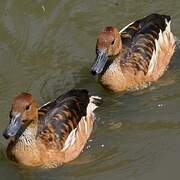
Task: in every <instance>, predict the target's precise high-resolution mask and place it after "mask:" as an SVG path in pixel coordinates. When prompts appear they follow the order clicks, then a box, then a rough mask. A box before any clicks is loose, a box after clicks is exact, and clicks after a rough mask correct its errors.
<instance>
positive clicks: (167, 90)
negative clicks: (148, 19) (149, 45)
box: [0, 0, 180, 180]
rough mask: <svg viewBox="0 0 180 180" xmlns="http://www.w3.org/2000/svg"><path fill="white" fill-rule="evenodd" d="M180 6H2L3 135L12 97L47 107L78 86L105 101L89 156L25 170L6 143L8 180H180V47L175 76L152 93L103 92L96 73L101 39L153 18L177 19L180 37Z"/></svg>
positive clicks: (113, 2) (0, 168) (1, 162)
mask: <svg viewBox="0 0 180 180" xmlns="http://www.w3.org/2000/svg"><path fill="white" fill-rule="evenodd" d="M179 9H180V1H179V0H173V1H168V0H164V1H161V0H157V1H149V2H147V1H142V0H138V1H133V0H126V1H118V0H101V1H98V2H97V1H95V0H91V1H88V0H76V1H73V0H51V1H47V0H37V1H30V0H27V1H15V0H6V1H1V2H0V97H1V98H0V109H1V113H0V116H1V121H0V132H2V131H3V130H4V128H5V127H6V125H7V121H8V113H9V109H10V106H11V102H12V98H13V97H14V96H15V95H16V94H17V93H19V92H23V91H28V92H31V93H33V95H34V96H35V97H36V99H37V100H38V101H39V103H40V104H43V103H45V102H46V101H49V100H51V99H53V98H55V97H57V96H58V95H59V94H61V93H63V92H65V91H67V90H69V89H71V88H87V89H89V90H90V92H91V93H92V94H95V95H99V96H102V97H103V98H104V104H103V105H102V107H101V108H99V110H97V122H96V124H95V128H94V131H93V134H92V136H91V138H90V140H89V142H88V143H87V145H86V147H85V149H84V151H83V153H82V154H81V155H80V157H79V158H77V159H76V160H75V161H73V162H72V163H69V164H66V165H64V166H62V167H59V168H57V169H53V170H48V171H47V170H46V171H39V170H33V169H27V168H23V167H19V166H16V165H14V164H13V163H11V162H10V161H9V160H7V158H6V156H5V148H6V145H7V142H6V141H5V140H4V139H3V137H2V136H1V137H0V174H1V176H2V177H3V178H4V179H12V178H13V179H38V180H39V179H42V180H43V179H63V180H71V179H73V180H74V179H78V180H79V179H90V180H91V179H99V180H101V179H103V180H105V179H110V178H111V179H113V180H114V179H115V180H116V179H117V180H119V179H125V180H144V179H146V180H148V179H150V180H151V179H158V180H166V179H167V180H169V179H179V178H180V170H179V167H180V155H179V154H180V153H179V152H180V119H179V116H180V112H179V107H180V62H179V58H180V48H177V50H176V53H175V55H174V57H173V60H172V63H171V64H170V67H169V70H168V71H167V72H166V73H165V75H164V76H163V77H162V78H161V79H160V80H159V81H158V82H157V83H155V84H153V85H152V86H150V87H149V88H147V89H144V90H141V91H137V92H131V93H130V92H129V93H124V94H121V95H118V94H113V93H111V92H109V91H107V90H105V89H103V88H102V87H101V86H100V85H99V84H98V82H97V80H96V78H94V77H92V76H91V74H90V73H89V67H90V65H91V64H92V62H93V60H94V58H95V43H96V38H97V34H98V32H99V31H101V30H102V29H103V28H104V27H105V26H107V25H114V26H117V27H119V28H122V27H123V26H125V25H127V24H128V23H130V22H131V21H133V20H135V19H138V18H141V17H143V16H146V15H147V14H150V13H154V12H157V13H164V14H169V15H171V16H172V30H173V32H174V34H175V35H176V37H177V38H179V37H180V31H179V22H180V13H179Z"/></svg>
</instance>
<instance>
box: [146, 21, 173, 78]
mask: <svg viewBox="0 0 180 180" xmlns="http://www.w3.org/2000/svg"><path fill="white" fill-rule="evenodd" d="M165 22H166V25H167V26H166V29H165V30H164V31H163V32H162V31H161V30H160V32H159V39H158V40H157V39H155V46H156V47H155V50H154V51H153V54H152V57H151V61H150V63H149V67H148V73H147V75H149V74H151V73H152V72H153V70H154V68H155V66H156V64H157V60H158V54H159V51H161V50H162V47H163V46H168V44H169V43H171V44H174V43H175V40H174V36H173V34H172V33H171V28H170V24H171V21H169V22H168V21H167V19H165Z"/></svg>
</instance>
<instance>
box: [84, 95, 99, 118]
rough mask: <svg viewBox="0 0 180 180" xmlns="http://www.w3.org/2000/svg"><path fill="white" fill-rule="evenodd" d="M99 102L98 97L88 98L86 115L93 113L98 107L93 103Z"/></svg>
mask: <svg viewBox="0 0 180 180" xmlns="http://www.w3.org/2000/svg"><path fill="white" fill-rule="evenodd" d="M98 100H101V98H100V97H99V96H91V97H90V98H89V104H88V106H87V111H86V114H87V115H88V114H90V113H93V111H94V110H95V109H96V108H97V107H98V106H97V105H96V103H95V101H98Z"/></svg>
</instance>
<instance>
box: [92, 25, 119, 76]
mask: <svg viewBox="0 0 180 180" xmlns="http://www.w3.org/2000/svg"><path fill="white" fill-rule="evenodd" d="M121 48H122V42H121V37H120V34H119V31H118V30H117V28H115V27H106V28H105V29H104V31H103V32H100V33H99V36H98V39H97V43H96V59H95V62H94V63H93V65H92V67H91V72H92V74H93V75H96V74H100V73H102V72H103V70H104V68H105V66H106V64H107V63H108V60H110V59H112V58H110V57H113V56H116V55H118V54H119V52H120V50H121Z"/></svg>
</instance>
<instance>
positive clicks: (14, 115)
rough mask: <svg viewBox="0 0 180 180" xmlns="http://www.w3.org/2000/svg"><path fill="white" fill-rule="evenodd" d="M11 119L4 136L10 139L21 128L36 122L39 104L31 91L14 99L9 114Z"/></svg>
mask: <svg viewBox="0 0 180 180" xmlns="http://www.w3.org/2000/svg"><path fill="white" fill-rule="evenodd" d="M9 117H10V121H9V124H8V127H7V128H6V130H5V131H4V133H3V136H4V137H5V138H6V139H8V138H9V137H13V136H15V135H16V134H17V133H18V131H19V130H20V129H23V128H25V127H27V126H28V125H29V124H30V123H36V121H37V119H38V105H37V102H36V100H35V99H34V98H33V97H32V95H31V94H29V93H21V94H19V95H17V96H16V97H15V99H14V101H13V104H12V108H11V111H10V114H9Z"/></svg>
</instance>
